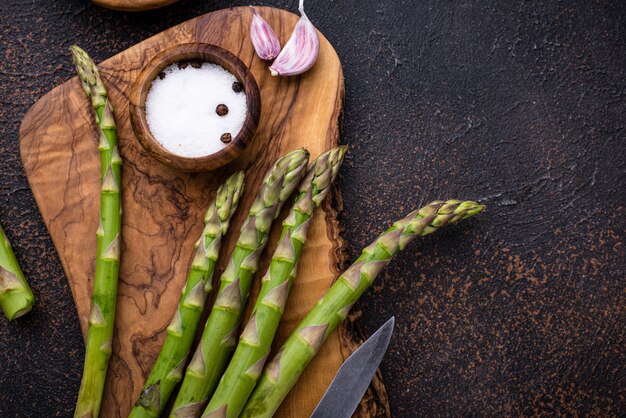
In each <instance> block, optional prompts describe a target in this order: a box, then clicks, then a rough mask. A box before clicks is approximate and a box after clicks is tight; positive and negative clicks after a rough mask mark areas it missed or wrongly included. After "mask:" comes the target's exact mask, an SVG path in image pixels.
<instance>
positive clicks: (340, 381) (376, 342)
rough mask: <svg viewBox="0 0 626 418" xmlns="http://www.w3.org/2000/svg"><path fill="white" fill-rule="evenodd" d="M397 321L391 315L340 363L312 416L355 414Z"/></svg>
mask: <svg viewBox="0 0 626 418" xmlns="http://www.w3.org/2000/svg"><path fill="white" fill-rule="evenodd" d="M394 323H395V317H393V316H392V317H391V318H390V319H389V320H388V321H387V322H385V324H384V325H383V326H382V327H380V328H379V329H378V331H376V332H375V333H374V334H373V335H372V336H371V337H369V338H368V339H367V341H365V342H364V343H363V344H362V345H361V346H360V347H359V348H358V350H356V351H355V352H354V353H352V355H351V356H350V357H348V359H347V360H346V361H345V362H344V363H343V364H342V365H341V367H340V368H339V371H337V374H336V375H335V378H334V379H333V381H332V382H331V383H330V386H329V387H328V389H327V390H326V393H325V394H324V396H323V397H322V400H321V401H320V403H319V404H317V407H316V408H315V410H314V411H313V415H311V418H350V417H351V416H352V414H353V413H354V411H355V410H356V407H357V406H358V405H359V402H361V399H363V394H365V391H366V390H367V387H368V386H369V384H370V382H371V381H372V378H373V377H374V374H375V373H376V369H378V365H379V364H380V362H381V360H382V359H383V356H384V355H385V351H387V346H388V345H389V340H390V339H391V334H392V333H393V325H394Z"/></svg>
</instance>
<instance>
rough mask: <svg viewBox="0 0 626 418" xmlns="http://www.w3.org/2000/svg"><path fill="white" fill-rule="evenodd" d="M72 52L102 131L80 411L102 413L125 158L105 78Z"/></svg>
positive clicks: (80, 54) (86, 58)
mask: <svg viewBox="0 0 626 418" xmlns="http://www.w3.org/2000/svg"><path fill="white" fill-rule="evenodd" d="M71 51H72V58H73V60H74V64H75V65H76V71H77V73H78V77H79V79H80V81H81V84H82V87H83V89H84V91H85V93H86V94H87V97H88V98H91V104H92V106H93V108H94V111H95V118H96V123H97V124H98V131H99V134H100V138H99V144H98V150H99V151H100V163H101V170H100V181H101V183H100V184H101V186H100V226H99V227H98V230H97V232H96V236H97V240H98V252H97V255H96V274H95V278H94V283H93V295H92V298H91V302H92V304H91V312H90V314H89V327H88V330H87V348H86V350H85V367H84V371H83V380H82V382H81V386H80V392H79V394H78V401H77V403H76V410H75V411H74V416H75V417H79V418H83V417H97V416H98V414H99V412H100V403H101V401H102V392H103V390H104V381H105V379H106V375H107V369H108V365H109V358H110V357H111V342H112V338H113V321H114V320H115V305H116V299H117V279H118V275H119V268H120V241H121V238H120V231H121V220H122V205H121V199H120V189H121V169H122V159H121V158H120V154H119V152H118V149H117V134H116V130H115V121H114V119H113V109H112V107H111V103H110V102H109V99H108V97H107V92H106V89H105V87H104V84H102V80H101V78H100V73H99V72H98V69H97V68H96V65H95V64H94V62H93V61H92V60H91V58H89V56H88V55H87V53H86V52H85V51H83V50H82V49H80V48H79V47H77V46H73V47H72V48H71Z"/></svg>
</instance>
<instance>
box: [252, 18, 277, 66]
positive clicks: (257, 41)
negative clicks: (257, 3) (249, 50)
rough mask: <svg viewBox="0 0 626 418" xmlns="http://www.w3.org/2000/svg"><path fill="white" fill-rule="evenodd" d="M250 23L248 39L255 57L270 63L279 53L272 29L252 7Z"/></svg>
mask: <svg viewBox="0 0 626 418" xmlns="http://www.w3.org/2000/svg"><path fill="white" fill-rule="evenodd" d="M250 7H251V8H252V23H250V39H252V46H254V50H255V51H256V53H257V55H258V56H259V57H260V58H261V59H262V60H266V61H271V60H273V59H274V58H276V57H277V56H278V54H279V53H280V42H279V41H278V37H277V36H276V34H275V33H274V30H273V29H272V27H271V26H270V25H269V23H267V22H266V21H265V19H263V18H262V17H261V16H260V15H259V14H258V13H257V11H256V9H255V8H254V7H252V6H250Z"/></svg>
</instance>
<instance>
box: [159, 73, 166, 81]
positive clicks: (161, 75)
mask: <svg viewBox="0 0 626 418" xmlns="http://www.w3.org/2000/svg"><path fill="white" fill-rule="evenodd" d="M164 78H165V73H164V72H163V71H161V72H160V73H159V80H163V79H164Z"/></svg>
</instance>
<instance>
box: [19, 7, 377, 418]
mask: <svg viewBox="0 0 626 418" xmlns="http://www.w3.org/2000/svg"><path fill="white" fill-rule="evenodd" d="M260 11H261V13H262V14H263V16H264V17H265V18H266V19H267V20H268V21H269V22H270V24H271V25H272V26H273V28H274V30H275V31H276V33H277V35H278V36H279V38H280V39H281V41H282V42H283V43H284V42H285V41H286V40H287V38H288V36H289V35H290V33H291V31H292V29H293V27H294V26H295V23H296V21H297V16H295V15H293V14H291V13H288V12H284V11H280V10H276V9H271V8H261V9H260ZM250 19H251V14H250V11H249V8H245V7H244V8H234V9H228V10H222V11H218V12H214V13H210V14H207V15H204V16H200V17H198V18H196V19H193V20H190V21H188V22H185V23H183V24H181V25H179V26H176V27H174V28H172V29H169V30H168V31H165V32H163V33H161V34H159V35H156V36H154V37H152V38H149V39H147V40H146V41H144V42H142V43H140V44H138V45H136V46H134V47H132V48H130V49H128V50H127V51H125V52H123V53H121V54H119V55H116V56H114V57H112V58H110V59H108V60H107V61H105V62H103V63H102V64H101V66H100V68H101V72H102V75H103V78H104V80H105V84H106V85H107V87H108V88H109V94H110V98H111V101H112V103H113V106H114V108H115V116H116V120H117V122H118V129H119V132H118V133H119V142H120V152H121V154H122V157H123V158H124V166H123V173H122V182H123V204H124V216H123V225H122V233H123V238H124V244H123V246H122V254H123V256H122V262H121V272H120V285H119V298H118V309H117V316H116V331H115V332H116V334H115V339H114V347H113V350H114V353H113V357H112V359H111V364H110V370H109V374H108V378H107V385H106V389H105V399H104V402H103V408H102V411H103V412H102V416H105V417H125V416H126V415H127V413H128V412H129V410H130V407H131V405H132V403H133V402H134V400H135V399H136V397H137V395H138V394H139V391H140V389H141V387H142V385H143V383H144V380H145V378H146V377H147V375H148V374H149V372H150V370H151V367H152V364H153V363H154V361H155V360H156V356H157V354H158V351H159V349H160V346H161V344H162V342H163V339H164V337H165V328H166V326H167V324H168V322H169V320H170V318H171V315H172V313H173V312H174V310H175V308H176V305H177V303H178V298H179V294H180V290H181V287H182V285H183V283H184V280H185V277H186V274H187V268H188V266H189V263H190V259H191V254H192V249H193V243H194V241H195V240H196V238H197V236H198V235H199V233H200V230H201V226H202V222H201V219H202V215H203V212H204V210H205V207H206V205H207V204H208V201H209V199H210V198H211V197H212V195H213V193H214V190H215V188H216V187H217V185H218V184H219V183H220V182H221V181H222V180H223V179H225V177H226V176H227V175H229V174H230V173H232V172H233V171H234V170H236V169H245V170H246V176H247V177H246V180H247V187H246V195H245V198H244V199H243V201H242V203H241V204H240V210H239V211H238V214H237V215H235V218H234V219H233V222H232V224H231V225H232V229H231V231H232V230H237V229H238V228H239V226H240V225H241V223H242V221H243V219H244V216H245V212H246V211H247V209H248V207H249V205H250V204H251V202H252V200H253V197H254V194H255V192H256V190H257V188H258V186H259V184H260V181H261V178H262V175H263V173H264V172H265V170H266V169H267V168H268V167H269V166H270V165H271V164H272V163H273V162H274V161H275V159H276V158H278V157H279V156H280V155H282V154H284V153H285V152H287V151H290V150H292V149H295V148H298V147H302V146H305V147H306V148H307V149H309V151H310V152H311V154H312V157H315V156H316V155H318V154H319V153H320V152H322V151H324V150H326V149H328V148H329V147H332V146H334V145H336V144H337V142H338V139H339V119H340V116H341V111H342V104H343V95H344V88H343V73H342V70H341V65H340V62H339V59H338V57H337V55H336V53H335V51H334V50H333V48H332V46H331V45H330V44H329V43H328V41H327V40H326V39H325V38H323V37H321V47H320V55H319V60H318V62H317V64H316V65H315V67H314V68H313V69H312V70H311V71H309V72H308V73H307V74H305V75H304V76H302V77H299V78H275V77H271V76H270V74H269V71H268V70H267V68H266V67H267V65H266V64H265V63H264V62H262V61H261V60H259V59H258V58H257V57H256V56H255V55H254V51H253V49H252V46H251V44H250V42H249V39H248V37H247V32H248V26H249V23H250ZM224 28H228V30H224ZM182 42H206V43H211V44H215V45H218V46H220V47H222V48H224V49H226V50H228V51H230V52H232V53H233V54H235V55H237V56H238V57H239V58H240V59H241V60H242V61H243V62H244V63H245V64H246V65H247V66H248V67H249V68H250V69H251V71H252V73H253V74H254V76H255V78H256V80H257V83H258V85H259V89H260V91H261V101H262V103H263V105H262V106H263V109H262V112H261V119H260V122H259V127H258V130H257V133H256V138H255V139H254V140H253V142H252V143H251V145H250V146H249V147H248V148H247V149H246V150H245V151H244V152H243V153H242V154H241V156H240V157H239V158H238V159H237V160H235V161H234V162H233V163H232V164H230V165H228V166H227V167H224V168H222V169H220V170H217V171H214V172H211V173H203V174H190V173H182V172H179V171H175V170H173V169H171V168H168V167H166V166H164V165H162V164H160V163H158V162H156V161H155V160H153V159H151V158H150V157H149V156H148V154H147V153H146V151H145V150H144V149H143V148H142V147H141V146H140V145H139V143H138V142H137V140H136V138H135V137H134V135H133V131H132V129H131V126H130V121H129V117H128V112H129V109H128V95H129V93H130V88H131V84H132V82H133V80H134V79H135V77H136V76H137V74H138V73H139V72H140V71H141V69H142V68H143V66H144V65H145V63H146V62H148V61H149V60H150V59H151V58H152V57H153V56H155V55H156V54H157V53H158V52H159V51H162V50H163V49H165V48H167V47H170V46H172V45H175V44H177V43H182ZM68 62H69V57H68ZM68 65H69V64H68ZM20 139H21V143H20V146H21V155H22V161H23V163H24V168H25V171H26V174H27V176H28V179H29V183H30V185H31V188H32V190H33V194H34V195H35V198H36V200H37V203H38V205H39V207H40V210H41V213H42V216H43V219H44V221H45V223H46V225H47V227H48V229H49V231H50V234H51V236H52V239H53V241H54V243H55V246H56V248H57V251H58V252H59V256H60V258H61V262H62V263H63V267H64V269H65V272H66V275H67V277H68V280H69V283H70V287H71V289H72V294H73V297H74V299H75V301H76V308H77V311H78V314H79V317H80V320H81V326H82V329H83V333H84V332H85V331H86V324H87V316H88V312H89V307H90V293H91V286H92V280H93V272H94V263H95V253H96V245H95V244H96V241H95V237H94V233H95V230H96V228H97V212H98V173H99V160H98V152H97V145H96V139H97V136H96V135H95V127H94V126H93V124H92V116H91V109H90V108H89V105H88V102H87V100H85V98H84V97H83V92H82V90H81V87H80V85H79V82H78V80H77V79H76V78H74V79H72V80H70V81H68V82H66V83H64V84H62V85H61V86H59V87H57V88H55V89H54V90H52V91H51V92H50V93H48V94H47V95H46V96H44V97H43V98H42V99H40V100H39V101H38V102H37V103H36V104H35V105H34V106H33V107H32V108H31V109H30V110H29V112H28V114H27V115H26V117H25V119H24V122H23V124H22V127H21V130H20ZM334 197H335V198H339V197H340V195H339V194H337V193H335V194H334ZM338 202H339V204H338V205H336V206H332V205H331V204H330V203H329V202H326V203H324V204H323V211H318V212H317V213H316V214H315V216H314V220H313V223H312V225H311V229H310V232H309V234H310V238H309V240H308V242H307V246H306V248H305V251H304V253H303V257H302V260H301V262H300V267H299V275H298V279H297V280H296V283H295V285H294V288H293V290H292V295H291V297H290V300H289V303H288V306H287V308H286V312H285V315H284V317H283V321H282V323H281V327H280V330H279V335H278V341H277V345H278V344H280V343H282V341H283V340H284V339H285V338H286V336H287V335H288V334H289V333H290V332H291V331H292V330H293V328H295V326H296V325H297V323H298V322H299V320H300V319H301V318H302V317H303V316H304V315H305V313H306V312H307V311H308V310H309V309H310V307H311V306H312V305H313V304H314V303H315V302H316V301H317V300H318V299H319V297H320V296H321V295H322V294H323V293H324V292H325V291H326V289H327V288H328V287H329V285H330V284H331V283H332V281H333V280H334V278H335V277H336V276H337V274H338V273H339V268H338V266H339V264H340V263H341V262H342V261H344V260H343V257H344V255H343V254H344V251H345V247H344V242H343V241H342V240H341V238H340V236H339V226H338V224H337V221H336V215H337V212H336V209H335V208H337V207H339V208H341V204H340V202H341V201H340V199H338ZM277 235H278V228H275V230H274V233H273V238H272V241H271V243H270V245H269V249H268V252H271V251H273V248H274V247H275V243H276V238H277ZM235 239H236V237H235V236H234V234H232V233H231V234H229V235H228V237H227V239H226V241H225V242H224V247H223V252H222V257H221V259H220V263H219V268H220V269H221V268H223V264H224V259H226V258H227V257H225V256H227V255H228V254H229V253H230V251H232V248H233V246H234V243H235ZM265 258H266V260H264V261H263V262H262V265H261V269H260V270H261V271H262V270H263V266H267V261H268V260H267V259H268V258H269V257H268V255H267V254H266V257H265ZM253 291H254V289H253ZM253 296H254V295H253ZM356 340H357V338H356V337H355V334H354V332H353V327H352V324H350V323H349V322H347V323H346V324H344V327H340V329H339V330H338V331H337V332H335V334H333V335H332V336H331V337H330V338H329V339H328V341H327V342H326V344H325V345H324V347H323V348H322V350H321V352H320V354H319V355H318V357H317V358H316V359H315V360H314V361H313V362H312V363H311V365H310V366H309V368H308V369H307V371H306V372H305V374H304V375H303V376H302V379H301V381H300V383H299V384H298V385H297V387H296V388H295V389H294V391H293V392H292V393H291V394H290V395H289V397H288V398H287V399H286V400H285V402H284V404H283V406H282V407H281V409H280V410H279V412H278V413H277V416H279V417H299V416H308V415H309V414H310V412H311V411H312V410H313V408H314V406H315V405H316V403H317V402H318V401H319V399H320V398H321V396H322V395H323V393H324V391H325V389H326V387H327V386H328V384H329V383H330V380H331V379H332V377H333V375H334V373H335V372H336V370H337V369H338V367H339V366H340V365H341V363H342V362H343V360H344V359H345V358H346V357H347V356H348V355H349V354H350V353H351V351H352V350H353V349H354V346H355V341H356ZM77 367H79V366H78V365H77ZM365 399H366V402H364V403H363V404H362V405H361V408H360V409H359V411H358V412H357V416H364V417H369V416H373V415H387V416H388V415H389V407H388V402H387V399H386V394H385V391H384V386H382V383H381V382H380V380H379V378H377V380H376V382H375V383H374V384H373V385H372V387H371V388H370V391H369V392H368V394H367V395H366V398H365Z"/></svg>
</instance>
